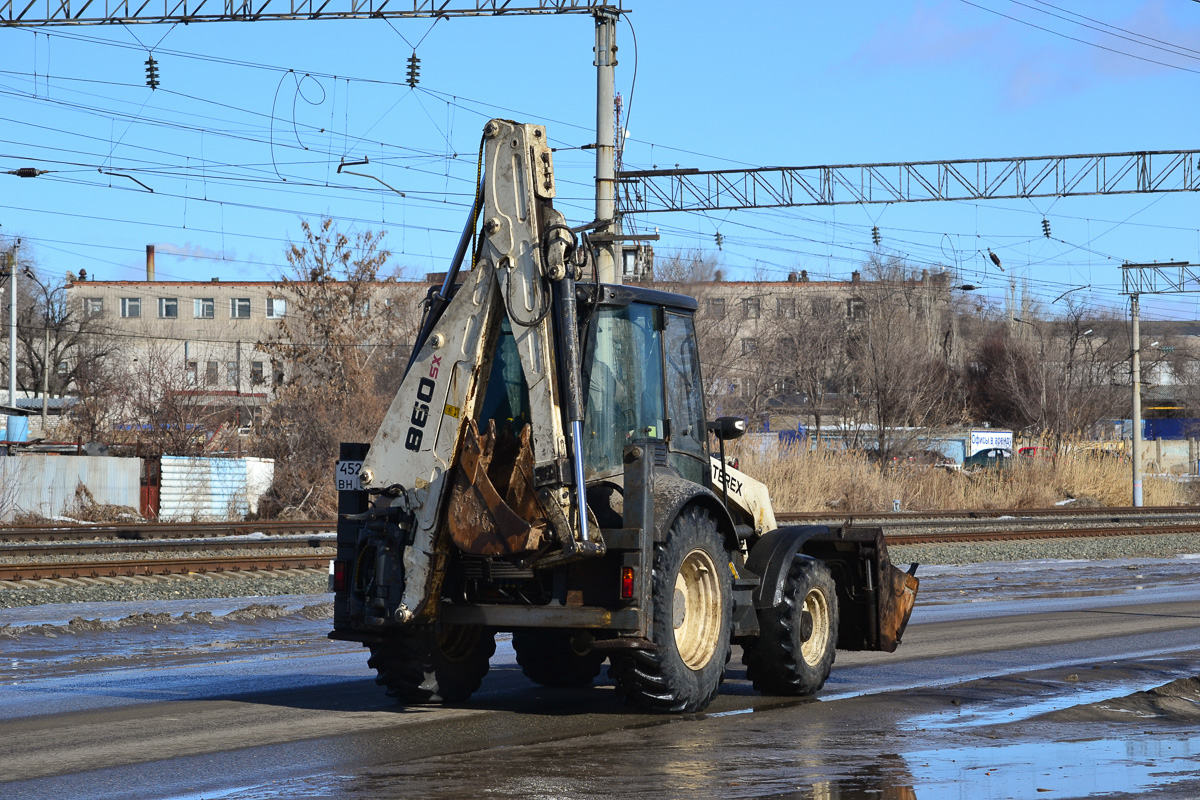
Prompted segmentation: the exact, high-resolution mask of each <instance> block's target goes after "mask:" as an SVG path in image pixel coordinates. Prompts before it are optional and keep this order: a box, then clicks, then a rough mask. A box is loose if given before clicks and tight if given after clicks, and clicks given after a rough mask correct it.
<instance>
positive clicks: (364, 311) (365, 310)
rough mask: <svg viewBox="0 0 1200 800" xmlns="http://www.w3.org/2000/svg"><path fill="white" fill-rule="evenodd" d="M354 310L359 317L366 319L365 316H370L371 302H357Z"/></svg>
mask: <svg viewBox="0 0 1200 800" xmlns="http://www.w3.org/2000/svg"><path fill="white" fill-rule="evenodd" d="M355 310H357V311H358V315H359V316H360V317H366V316H370V314H371V301H370V300H363V301H361V302H359V303H356V304H355Z"/></svg>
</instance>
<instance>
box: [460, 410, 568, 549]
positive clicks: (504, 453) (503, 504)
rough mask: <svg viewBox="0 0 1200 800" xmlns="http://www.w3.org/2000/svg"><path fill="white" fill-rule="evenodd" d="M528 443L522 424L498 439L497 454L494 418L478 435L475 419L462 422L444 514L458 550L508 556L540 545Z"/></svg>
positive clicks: (539, 513) (542, 526) (541, 531)
mask: <svg viewBox="0 0 1200 800" xmlns="http://www.w3.org/2000/svg"><path fill="white" fill-rule="evenodd" d="M529 442H530V430H529V426H528V425H526V426H525V428H524V430H522V431H521V435H520V437H519V438H516V439H515V440H514V437H512V436H511V435H509V436H507V437H503V438H502V439H501V442H500V446H499V450H500V452H499V454H497V453H496V450H497V436H496V424H495V422H493V421H491V420H489V421H488V428H487V432H486V433H484V434H483V436H480V435H479V427H478V426H477V425H476V424H475V420H468V421H467V424H466V427H465V430H464V431H463V437H462V452H461V455H460V457H459V466H458V469H457V470H456V471H455V474H454V484H453V486H452V488H451V490H450V504H449V509H448V511H447V514H446V527H447V528H449V530H450V537H451V538H452V539H453V540H454V543H455V544H456V545H457V546H458V547H459V549H460V550H462V551H463V552H464V553H469V554H471V555H477V556H508V555H517V554H521V553H529V552H531V551H533V550H536V549H537V548H538V547H539V546H540V545H541V543H542V538H543V534H544V533H545V530H546V522H545V517H544V516H543V515H542V511H541V508H540V507H539V506H538V505H537V501H536V499H535V495H534V492H533V484H532V477H533V450H532V448H531V447H530V444H529Z"/></svg>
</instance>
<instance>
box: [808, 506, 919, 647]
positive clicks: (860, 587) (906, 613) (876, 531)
mask: <svg viewBox="0 0 1200 800" xmlns="http://www.w3.org/2000/svg"><path fill="white" fill-rule="evenodd" d="M801 552H803V553H804V554H805V555H810V556H813V557H814V558H818V559H820V560H821V561H824V562H825V563H826V564H828V565H829V568H830V570H831V571H832V572H833V577H834V581H835V583H836V584H837V589H838V605H839V607H840V611H841V619H840V621H839V624H838V645H837V646H838V649H839V650H882V651H884V652H886V653H892V652H895V650H896V647H897V646H899V644H900V640H901V637H902V636H903V635H904V629H905V627H906V626H907V625H908V620H909V618H910V617H911V616H912V611H913V606H914V605H915V604H916V600H917V589H918V588H919V586H920V581H919V580H918V579H917V577H916V574H915V573H916V567H917V565H916V564H913V565H912V566H911V567H910V568H909V570H908V572H905V571H904V570H902V569H900V568H899V567H897V566H895V565H894V564H892V562H891V559H890V558H889V557H888V550H887V542H886V541H885V540H884V537H883V529H882V528H850V527H845V528H833V529H831V530H829V531H828V532H827V533H821V534H816V535H814V536H811V537H809V538H807V539H806V540H805V541H804V544H803V546H802V548H801Z"/></svg>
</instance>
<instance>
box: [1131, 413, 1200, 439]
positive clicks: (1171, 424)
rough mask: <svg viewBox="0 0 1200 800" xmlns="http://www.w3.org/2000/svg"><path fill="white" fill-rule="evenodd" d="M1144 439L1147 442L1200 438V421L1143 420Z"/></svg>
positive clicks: (1178, 419) (1176, 419)
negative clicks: (1152, 440)
mask: <svg viewBox="0 0 1200 800" xmlns="http://www.w3.org/2000/svg"><path fill="white" fill-rule="evenodd" d="M1142 437H1143V438H1144V439H1146V440H1151V439H1196V438H1200V419H1196V418H1195V417H1174V418H1168V419H1146V420H1142Z"/></svg>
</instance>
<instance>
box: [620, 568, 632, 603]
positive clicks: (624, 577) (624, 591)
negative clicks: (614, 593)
mask: <svg viewBox="0 0 1200 800" xmlns="http://www.w3.org/2000/svg"><path fill="white" fill-rule="evenodd" d="M621 599H622V600H632V599H633V567H621Z"/></svg>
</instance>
